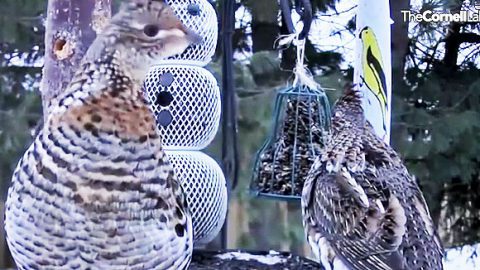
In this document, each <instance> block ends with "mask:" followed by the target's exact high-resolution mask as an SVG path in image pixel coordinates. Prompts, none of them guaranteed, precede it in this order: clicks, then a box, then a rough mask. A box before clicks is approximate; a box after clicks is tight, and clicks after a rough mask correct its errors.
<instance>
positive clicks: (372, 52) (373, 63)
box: [359, 26, 388, 130]
mask: <svg viewBox="0 0 480 270" xmlns="http://www.w3.org/2000/svg"><path fill="white" fill-rule="evenodd" d="M359 37H360V39H361V40H362V47H363V50H362V76H361V79H362V82H361V84H365V85H366V86H367V88H368V89H369V90H370V91H371V92H372V93H373V94H374V95H375V97H376V98H377V100H378V102H379V105H380V109H381V111H382V119H383V129H384V130H387V125H386V123H385V115H386V112H387V110H388V97H387V83H386V79H385V72H384V71H383V60H382V59H383V58H382V53H381V51H380V47H379V46H378V41H377V38H376V36H375V33H374V32H373V29H372V28H370V27H368V26H366V27H364V28H363V29H362V31H360V35H359Z"/></svg>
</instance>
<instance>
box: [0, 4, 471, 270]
mask: <svg viewBox="0 0 480 270" xmlns="http://www.w3.org/2000/svg"><path fill="white" fill-rule="evenodd" d="M72 1H73V0H72ZM118 2H120V1H116V2H115V1H114V5H117V4H118ZM292 2H293V1H292ZM470 2H471V1H459V0H423V1H422V0H405V1H395V0H391V1H390V5H391V17H392V19H393V21H394V23H393V24H392V66H393V73H392V75H393V76H392V77H393V100H392V110H393V111H392V133H391V135H392V136H391V137H392V139H391V144H392V146H393V147H394V148H395V149H396V150H397V151H399V152H400V153H401V154H402V156H403V157H404V159H405V161H406V164H407V166H408V168H409V169H410V171H411V172H412V173H413V174H414V175H415V176H416V177H417V179H418V180H419V182H420V185H421V187H422V189H423V190H424V193H425V196H426V199H427V201H428V204H429V206H430V209H431V213H432V216H433V218H434V221H435V222H436V224H437V226H438V229H439V232H440V235H441V237H442V239H443V241H444V245H445V246H446V247H454V246H459V245H464V244H473V243H478V242H480V240H479V238H480V143H479V141H480V69H479V67H480V57H479V54H480V23H477V22H468V23H460V22H442V23H433V22H429V23H415V22H411V23H408V22H405V21H404V20H403V16H402V14H401V12H400V11H401V10H414V11H418V12H421V11H423V10H436V11H440V12H450V11H458V10H460V9H462V8H463V9H470V10H475V7H474V6H473V5H472V3H470ZM472 2H473V0H472ZM211 3H212V5H214V6H215V7H216V8H217V11H219V10H220V8H221V5H222V2H221V1H211ZM355 3H356V1H347V0H338V1H337V0H312V4H313V8H314V12H315V13H314V14H315V16H314V18H315V20H314V23H313V26H312V30H311V31H310V35H309V37H308V40H307V50H306V56H307V64H308V66H309V68H310V69H311V70H312V71H313V72H314V74H315V79H316V80H317V81H318V82H319V83H320V84H321V85H322V86H323V87H324V88H328V89H337V91H335V90H329V91H327V94H328V96H329V98H330V101H331V102H334V101H335V99H336V98H337V97H338V96H339V95H340V93H341V89H343V85H344V84H345V83H346V82H349V81H351V80H352V75H353V49H354V48H353V45H354V32H355V10H356V5H355ZM0 6H1V8H0V194H1V196H2V197H1V202H0V211H1V212H2V215H1V217H0V223H1V224H3V212H4V204H3V202H4V201H5V199H6V193H7V189H8V187H9V183H10V179H11V175H12V172H13V169H14V167H15V166H16V163H17V161H18V159H19V158H20V156H21V155H22V154H23V152H24V151H25V149H26V148H27V146H28V145H29V144H30V142H31V141H32V135H31V133H32V130H33V129H34V128H35V126H36V124H37V122H38V120H39V119H40V118H41V116H42V115H41V114H42V107H41V106H42V105H41V98H40V95H39V90H38V87H39V84H40V79H41V72H42V65H43V55H44V32H45V25H44V24H45V19H46V8H47V0H35V1H31V0H0ZM279 12H280V11H279V5H278V2H277V0H261V1H259V0H241V1H237V3H236V16H235V17H236V25H235V32H234V42H233V44H234V46H235V48H234V49H235V62H234V71H235V77H234V80H235V86H236V95H237V101H238V102H237V106H238V110H237V112H238V124H239V126H238V127H239V130H238V132H239V136H238V138H239V142H238V143H239V151H240V164H239V165H240V168H241V171H240V178H239V184H238V186H237V187H236V188H235V189H233V190H231V193H230V205H229V218H228V226H227V228H228V229H227V236H228V238H227V240H228V241H227V246H228V248H243V249H261V250H268V249H275V250H281V251H292V252H294V253H296V254H301V255H305V256H309V257H310V256H311V254H310V250H309V248H308V247H307V246H306V245H305V241H304V232H303V228H302V224H301V211H300V208H299V205H300V202H283V201H273V200H265V199H259V198H255V197H252V196H251V195H250V194H249V192H248V185H249V182H250V179H251V176H252V166H253V161H254V158H255V153H256V151H257V150H258V149H259V148H260V146H261V145H262V144H263V143H264V141H265V139H266V138H267V137H268V136H269V132H270V128H271V125H272V123H271V121H272V109H273V102H274V98H275V95H276V93H277V91H278V90H279V89H281V88H282V87H284V86H285V85H286V84H287V80H289V79H291V77H292V73H291V72H290V70H292V68H293V66H294V64H295V53H294V51H292V50H291V49H286V50H278V49H276V48H274V46H273V44H274V42H275V40H276V39H277V38H278V36H279V35H280V34H286V29H285V26H284V25H282V21H281V17H280V13H279ZM477 12H478V10H477ZM293 13H294V14H293V15H292V17H293V19H294V21H297V20H298V15H296V14H295V11H294V12H293ZM219 14H220V13H219ZM220 38H221V37H220ZM221 55H222V52H221V48H220V46H218V49H217V53H216V58H215V60H214V61H213V62H212V63H211V64H210V65H209V68H210V70H212V71H214V73H215V76H216V77H217V79H218V81H219V82H220V81H221ZM220 136H221V135H220V133H219V135H218V136H217V137H218V139H217V140H216V141H215V142H214V143H213V144H212V146H211V147H210V148H209V149H208V150H207V152H208V153H209V154H210V155H211V156H212V157H215V158H216V159H217V161H219V160H220V151H221V147H220ZM4 239H5V234H4V231H3V226H1V229H0V268H4V267H8V266H11V265H12V262H11V259H10V256H9V253H8V249H7V247H6V243H5V240H4ZM217 245H218V241H217ZM211 247H212V248H214V247H215V244H214V245H212V246H211Z"/></svg>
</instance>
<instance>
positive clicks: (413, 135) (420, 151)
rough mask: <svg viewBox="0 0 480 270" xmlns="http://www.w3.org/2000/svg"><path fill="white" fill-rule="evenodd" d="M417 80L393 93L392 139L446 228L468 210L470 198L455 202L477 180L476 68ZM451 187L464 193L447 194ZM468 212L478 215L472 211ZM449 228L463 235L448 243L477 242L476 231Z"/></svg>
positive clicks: (479, 73) (479, 114)
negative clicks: (462, 186)
mask: <svg viewBox="0 0 480 270" xmlns="http://www.w3.org/2000/svg"><path fill="white" fill-rule="evenodd" d="M410 72H412V73H413V71H410ZM416 78H417V79H416V81H414V82H413V84H414V85H416V87H415V88H414V89H412V88H410V87H405V88H404V89H401V88H398V89H397V92H396V93H395V100H394V101H395V103H394V107H393V110H394V112H393V113H394V114H393V130H392V141H393V142H394V146H395V148H397V149H398V150H399V151H400V152H401V153H402V154H403V157H404V158H405V161H406V164H407V166H408V167H409V168H410V170H411V172H412V173H413V174H414V175H416V176H417V178H418V179H419V181H420V183H421V184H422V185H423V187H424V190H425V191H428V192H426V193H425V194H426V197H427V200H428V202H429V205H430V207H431V208H432V210H433V212H440V208H441V207H444V209H443V211H444V215H443V217H442V220H438V221H439V222H440V226H446V224H445V223H446V222H447V220H448V219H451V218H454V216H456V215H457V214H458V213H459V210H457V209H468V208H469V207H471V206H469V204H466V205H465V204H463V203H464V202H465V201H468V200H466V199H459V198H462V197H469V198H470V197H471V195H472V194H470V192H471V191H470V190H468V186H470V184H471V183H475V182H478V181H479V175H480V158H479V155H478V154H479V153H480V144H479V143H478V141H480V102H479V100H480V79H479V78H480V70H479V69H476V68H471V69H465V70H460V71H458V72H456V73H453V74H449V75H448V76H447V75H446V74H443V73H439V72H435V71H434V72H430V73H428V74H427V75H426V76H425V77H420V78H419V77H416ZM398 90H399V91H398ZM453 183H455V185H457V186H458V185H462V184H463V185H465V188H467V190H465V189H464V190H462V189H460V188H458V187H457V188H456V189H455V190H451V189H450V188H449V187H450V185H452V184H453ZM446 194H448V196H445V195H446ZM442 197H443V200H442ZM477 197H478V196H477ZM470 199H471V198H470ZM475 200H478V198H475ZM440 203H443V205H440ZM462 211H465V210H462ZM469 211H471V214H474V213H477V212H478V211H477V210H475V208H473V207H472V208H471V209H470V210H469ZM467 212H468V211H467ZM437 218H438V216H437ZM467 225H468V224H464V223H462V226H467ZM453 226H454V227H455V225H453ZM449 230H457V231H459V230H463V231H464V233H465V234H464V235H463V236H460V234H457V235H456V239H449V240H448V242H447V244H448V245H453V244H463V243H465V242H466V239H469V241H472V240H476V241H478V240H480V234H478V231H477V232H475V231H472V230H470V229H469V230H468V232H467V230H466V229H465V228H456V227H455V228H449ZM472 234H473V235H472ZM474 235H476V236H474ZM444 237H447V235H444Z"/></svg>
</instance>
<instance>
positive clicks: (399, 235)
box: [302, 88, 443, 270]
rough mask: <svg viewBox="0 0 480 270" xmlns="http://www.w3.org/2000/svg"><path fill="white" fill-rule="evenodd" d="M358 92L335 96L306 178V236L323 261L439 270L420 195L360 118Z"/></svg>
mask: <svg viewBox="0 0 480 270" xmlns="http://www.w3.org/2000/svg"><path fill="white" fill-rule="evenodd" d="M360 98H361V97H360V93H359V92H357V91H356V90H354V89H353V88H351V89H347V90H346V92H345V94H344V96H343V97H341V98H340V99H339V101H337V103H336V106H335V108H334V114H333V118H332V132H331V136H330V138H329V142H328V143H327V146H326V147H325V149H324V151H323V153H322V155H321V156H320V157H318V158H317V160H316V161H315V163H314V166H312V169H311V170H310V173H309V175H308V177H307V179H306V181H305V185H304V189H303V193H302V213H303V223H304V227H305V232H306V235H307V239H308V240H309V241H308V242H309V244H310V245H311V246H312V249H313V250H314V253H316V254H318V257H319V259H320V260H321V262H322V264H323V265H324V266H325V265H327V266H326V267H327V268H328V267H331V266H333V265H334V262H336V261H341V265H342V266H341V267H345V268H346V269H364V270H367V269H369V270H372V269H382V270H387V269H442V256H443V249H442V247H441V244H440V241H439V238H438V236H437V234H436V232H435V230H434V227H433V223H432V220H431V217H430V214H429V213H428V208H427V205H426V203H425V200H424V198H423V195H422V193H421V191H420V189H419V187H418V185H417V183H416V182H415V180H414V179H413V177H412V176H411V175H410V174H409V173H408V171H407V169H406V168H405V166H404V165H403V163H402V161H401V159H400V157H399V156H398V155H397V154H396V153H395V151H394V150H393V149H392V148H391V147H390V146H388V145H387V144H385V143H384V142H383V140H381V139H380V138H378V137H377V136H376V135H375V133H374V131H373V128H372V127H371V125H370V124H369V123H368V121H366V120H365V118H364V115H363V109H362V107H361V99H360ZM314 240H315V241H314ZM337 264H338V263H337Z"/></svg>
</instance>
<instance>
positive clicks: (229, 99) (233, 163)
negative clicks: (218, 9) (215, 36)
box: [221, 0, 238, 249]
mask: <svg viewBox="0 0 480 270" xmlns="http://www.w3.org/2000/svg"><path fill="white" fill-rule="evenodd" d="M221 22H222V24H221V29H222V31H221V34H222V51H223V58H222V165H223V166H222V167H223V172H224V174H225V176H226V177H227V179H228V180H230V181H227V183H229V184H230V188H229V190H231V189H234V188H235V187H236V185H237V182H238V146H237V118H236V106H237V104H236V101H235V85H234V82H233V44H232V36H233V31H234V29H235V1H234V0H225V1H224V2H223V10H222V20H221ZM227 185H228V184H227ZM227 222H228V210H227V218H225V224H224V226H223V229H222V234H221V238H222V239H221V240H222V248H223V249H225V248H226V246H227V226H226V225H227Z"/></svg>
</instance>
